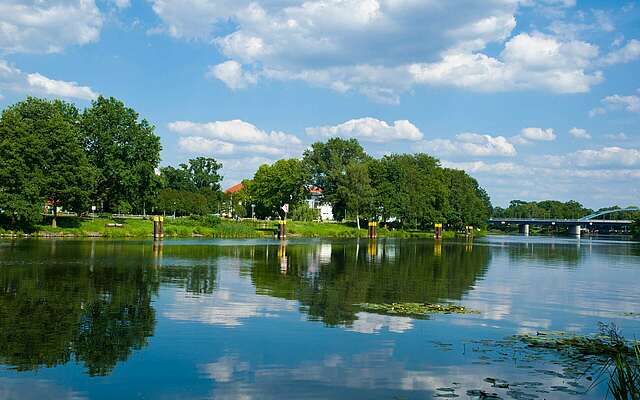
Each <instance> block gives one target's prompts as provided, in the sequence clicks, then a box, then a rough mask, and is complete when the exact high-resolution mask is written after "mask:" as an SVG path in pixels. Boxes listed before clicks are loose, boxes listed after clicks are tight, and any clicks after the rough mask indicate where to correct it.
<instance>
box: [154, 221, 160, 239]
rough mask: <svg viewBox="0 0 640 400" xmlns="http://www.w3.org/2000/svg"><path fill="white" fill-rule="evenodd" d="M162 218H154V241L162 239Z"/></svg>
mask: <svg viewBox="0 0 640 400" xmlns="http://www.w3.org/2000/svg"><path fill="white" fill-rule="evenodd" d="M159 228H160V217H155V216H154V217H153V240H158V239H160V230H159Z"/></svg>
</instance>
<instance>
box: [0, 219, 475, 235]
mask: <svg viewBox="0 0 640 400" xmlns="http://www.w3.org/2000/svg"><path fill="white" fill-rule="evenodd" d="M116 224H117V225H118V226H114V225H116ZM276 227H277V225H276V222H275V221H270V222H267V221H240V222H236V221H229V220H218V221H207V220H194V219H190V218H177V219H176V220H173V219H172V218H167V219H165V227H164V231H165V237H176V238H177V237H209V238H260V237H273V235H274V233H275V230H276ZM483 234H484V232H480V233H479V235H480V236H481V235H483ZM0 235H2V236H25V235H27V236H34V237H54V236H64V237H105V238H145V237H152V236H153V221H151V220H148V219H147V220H145V219H110V218H96V219H91V218H75V217H59V218H58V227H57V228H53V227H51V225H49V224H43V225H38V226H35V227H33V228H32V229H30V230H26V231H10V230H3V229H2V228H0ZM287 235H288V236H289V237H333V238H356V237H366V236H367V229H366V227H365V228H364V229H358V228H357V227H356V226H355V224H354V223H318V222H297V221H288V223H287ZM378 236H380V237H398V238H433V232H425V231H409V230H388V229H385V228H379V229H378ZM455 236H456V233H455V232H450V231H445V232H444V238H453V237H455Z"/></svg>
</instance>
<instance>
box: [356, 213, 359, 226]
mask: <svg viewBox="0 0 640 400" xmlns="http://www.w3.org/2000/svg"><path fill="white" fill-rule="evenodd" d="M356 224H358V230H360V214H358V213H356Z"/></svg>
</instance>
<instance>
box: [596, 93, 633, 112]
mask: <svg viewBox="0 0 640 400" xmlns="http://www.w3.org/2000/svg"><path fill="white" fill-rule="evenodd" d="M602 103H603V104H605V105H607V106H608V107H609V108H611V109H614V110H617V109H624V110H626V111H629V112H640V97H638V96H633V95H632V96H620V95H617V94H615V95H613V96H607V97H605V98H604V99H602Z"/></svg>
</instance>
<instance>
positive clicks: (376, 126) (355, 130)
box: [306, 118, 423, 143]
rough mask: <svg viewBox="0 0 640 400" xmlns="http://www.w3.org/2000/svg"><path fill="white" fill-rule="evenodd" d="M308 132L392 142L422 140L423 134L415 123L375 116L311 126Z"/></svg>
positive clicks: (323, 135)
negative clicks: (391, 122) (331, 124)
mask: <svg viewBox="0 0 640 400" xmlns="http://www.w3.org/2000/svg"><path fill="white" fill-rule="evenodd" d="M306 132H307V134H309V135H313V136H321V137H325V138H327V137H332V136H341V137H351V138H357V139H360V140H362V141H369V142H378V143H382V142H391V141H396V140H411V141H416V140H421V139H422V138H423V134H422V132H421V131H420V129H418V128H417V127H416V126H415V125H413V124H412V123H411V122H409V121H407V120H399V121H395V122H393V124H388V123H387V122H385V121H381V120H379V119H375V118H360V119H352V120H350V121H347V122H344V123H342V124H339V125H335V126H321V127H311V128H307V129H306Z"/></svg>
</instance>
